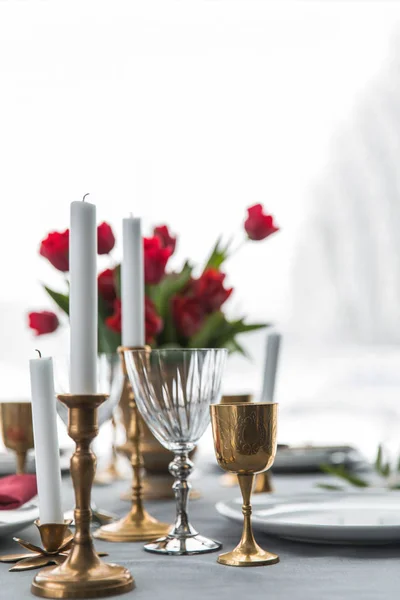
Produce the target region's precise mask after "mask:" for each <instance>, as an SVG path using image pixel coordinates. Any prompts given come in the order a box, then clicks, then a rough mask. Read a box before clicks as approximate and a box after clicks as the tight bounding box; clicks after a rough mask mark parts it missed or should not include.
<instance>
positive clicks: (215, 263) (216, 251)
mask: <svg viewBox="0 0 400 600" xmlns="http://www.w3.org/2000/svg"><path fill="white" fill-rule="evenodd" d="M231 243H232V240H229V241H228V243H227V244H226V246H224V247H223V246H222V245H221V238H218V240H217V241H216V244H215V246H214V248H213V249H212V251H211V254H210V256H209V257H208V260H207V262H206V265H205V267H204V271H205V270H206V269H210V268H213V269H219V268H220V266H221V265H222V263H223V262H224V261H225V260H226V259H227V258H228V256H229V252H228V251H229V248H230V245H231Z"/></svg>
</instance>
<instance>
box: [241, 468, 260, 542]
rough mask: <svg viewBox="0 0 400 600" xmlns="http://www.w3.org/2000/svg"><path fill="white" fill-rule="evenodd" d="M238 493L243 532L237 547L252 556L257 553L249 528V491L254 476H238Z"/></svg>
mask: <svg viewBox="0 0 400 600" xmlns="http://www.w3.org/2000/svg"><path fill="white" fill-rule="evenodd" d="M238 480H239V485H240V491H241V492H242V497H243V504H242V513H243V518H244V520H243V532H242V538H241V540H240V542H239V544H238V547H240V549H241V550H242V551H243V552H245V553H246V554H252V553H254V552H256V551H257V549H258V545H257V543H256V541H255V539H254V535H253V528H252V526H251V514H252V512H253V510H252V507H251V491H252V488H253V483H254V475H238Z"/></svg>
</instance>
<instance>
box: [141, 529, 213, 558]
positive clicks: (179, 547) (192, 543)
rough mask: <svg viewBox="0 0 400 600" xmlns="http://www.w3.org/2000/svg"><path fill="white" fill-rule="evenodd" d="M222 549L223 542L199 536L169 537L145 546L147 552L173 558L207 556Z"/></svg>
mask: <svg viewBox="0 0 400 600" xmlns="http://www.w3.org/2000/svg"><path fill="white" fill-rule="evenodd" d="M221 548H222V544H221V542H217V541H215V540H210V539H208V538H206V537H204V536H202V535H199V534H196V535H192V536H186V537H175V536H172V535H167V536H165V537H163V538H160V539H159V540H155V541H154V542H151V543H150V544H145V546H144V549H145V550H146V551H147V552H153V553H154V554H169V555H171V556H182V555H189V554H206V553H207V552H216V551H217V550H220V549H221Z"/></svg>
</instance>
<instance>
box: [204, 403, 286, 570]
mask: <svg viewBox="0 0 400 600" xmlns="http://www.w3.org/2000/svg"><path fill="white" fill-rule="evenodd" d="M210 408H211V420H212V428H213V436H214V446H215V455H216V457H217V461H218V464H219V466H220V467H221V468H222V469H224V470H225V471H228V472H230V473H236V474H237V476H238V479H239V485H240V489H241V492H242V496H243V505H242V512H243V517H244V524H243V533H242V538H241V540H240V542H239V544H238V545H237V546H236V548H235V549H234V550H232V551H231V552H227V553H225V554H221V555H220V556H219V557H218V562H219V563H221V564H223V565H229V566H232V567H257V566H261V565H273V564H275V563H277V562H279V557H278V556H277V555H276V554H272V552H267V551H266V550H263V549H262V548H260V546H259V545H258V544H257V542H256V541H255V539H254V536H253V531H252V527H251V513H252V508H251V503H250V499H251V490H252V486H253V483H254V476H255V475H256V473H262V472H263V471H265V470H267V469H269V468H270V467H271V465H272V463H273V462H274V458H275V453H276V426H277V414H278V405H277V404H276V403H263V402H257V403H248V404H214V405H212V406H211V407H210Z"/></svg>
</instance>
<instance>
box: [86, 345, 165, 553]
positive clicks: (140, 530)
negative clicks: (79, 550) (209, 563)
mask: <svg viewBox="0 0 400 600" xmlns="http://www.w3.org/2000/svg"><path fill="white" fill-rule="evenodd" d="M139 349H140V350H141V349H143V348H142V347H141V348H133V347H126V346H120V348H118V352H119V355H120V358H121V365H122V369H123V373H124V378H125V382H124V386H125V392H126V393H128V394H129V408H130V411H131V421H130V427H129V431H128V443H129V447H130V448H131V450H132V453H131V465H132V471H133V482H132V508H131V510H130V512H129V513H128V514H127V515H126V516H125V517H123V518H122V519H120V520H119V521H116V522H115V523H110V524H109V525H104V526H103V527H100V528H99V529H97V531H96V532H95V533H94V537H96V538H98V539H101V540H106V541H108V542H146V541H149V540H153V539H156V538H158V537H161V536H163V535H166V534H167V533H168V532H169V530H170V529H171V525H169V524H168V523H160V521H157V519H155V518H154V517H152V516H151V515H149V513H148V512H147V511H146V510H145V508H144V505H143V482H142V472H143V467H144V464H143V457H142V453H141V426H140V418H139V411H138V409H137V406H136V402H135V398H134V394H133V390H132V386H131V384H130V381H129V378H128V373H127V370H126V363H125V357H124V352H125V351H126V350H139ZM146 349H148V351H149V352H150V348H149V347H147V346H146ZM123 393H124V392H123Z"/></svg>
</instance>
